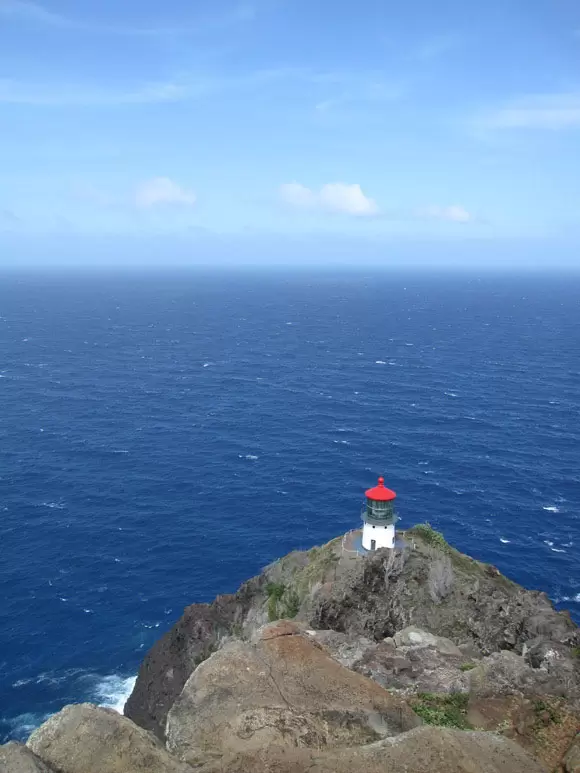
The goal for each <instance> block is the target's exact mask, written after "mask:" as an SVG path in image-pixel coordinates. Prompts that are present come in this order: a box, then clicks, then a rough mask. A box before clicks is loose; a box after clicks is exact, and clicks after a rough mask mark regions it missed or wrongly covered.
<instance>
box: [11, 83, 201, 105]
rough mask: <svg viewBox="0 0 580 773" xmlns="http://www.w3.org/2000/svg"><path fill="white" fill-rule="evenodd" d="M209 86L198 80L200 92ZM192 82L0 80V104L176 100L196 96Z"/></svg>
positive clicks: (77, 103) (101, 103)
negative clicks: (128, 85) (128, 84)
mask: <svg viewBox="0 0 580 773" xmlns="http://www.w3.org/2000/svg"><path fill="white" fill-rule="evenodd" d="M206 88H207V87H205V86H204V85H203V84H201V83H200V84H199V85H198V88H197V92H196V93H197V94H198V95H199V94H201V93H204V92H205V90H206ZM193 94H194V89H193V86H191V87H189V88H187V89H186V88H185V87H184V86H182V85H180V84H176V83H151V84H145V85H143V86H140V87H136V88H135V89H127V90H124V91H123V90H114V89H107V88H103V87H93V88H91V87H90V86H82V85H78V86H77V85H66V84H38V85H36V84H28V83H20V82H18V81H12V80H0V104H2V103H4V104H13V105H37V106H39V107H43V106H44V107H62V106H89V107H90V106H94V107H99V106H115V105H130V104H133V105H139V104H149V103H156V102H177V101H180V100H182V99H184V98H185V96H186V95H188V96H190V97H191V96H193Z"/></svg>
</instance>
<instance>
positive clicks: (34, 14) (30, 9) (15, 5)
mask: <svg viewBox="0 0 580 773" xmlns="http://www.w3.org/2000/svg"><path fill="white" fill-rule="evenodd" d="M0 16H4V17H6V18H9V19H22V20H24V21H28V22H35V23H37V24H47V25H49V26H53V27H71V26H72V27H74V26H75V23H74V22H71V21H70V20H69V19H67V18H66V17H64V16H60V15H59V14H56V13H53V12H52V11H49V10H47V9H46V8H44V7H43V6H42V5H38V3H32V2H28V1H27V0H0Z"/></svg>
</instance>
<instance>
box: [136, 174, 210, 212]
mask: <svg viewBox="0 0 580 773" xmlns="http://www.w3.org/2000/svg"><path fill="white" fill-rule="evenodd" d="M196 201H197V197H196V195H195V193H194V192H193V191H192V190H191V189H189V188H183V187H182V186H181V185H178V184H177V183H176V182H173V180H170V179H169V177H155V178H153V179H152V180H147V181H146V182H144V183H141V185H139V186H138V188H137V190H136V191H135V204H136V205H137V206H138V207H141V208H142V209H150V208H151V207H156V206H158V205H160V204H178V205H183V206H187V207H193V206H194V205H195V203H196Z"/></svg>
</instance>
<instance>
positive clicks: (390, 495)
mask: <svg viewBox="0 0 580 773" xmlns="http://www.w3.org/2000/svg"><path fill="white" fill-rule="evenodd" d="M365 497H366V498H367V499H372V501H373V502H392V501H393V499H396V498H397V495H396V494H395V492H394V491H391V489H390V488H387V487H386V486H385V479H384V478H382V477H381V478H379V485H378V486H375V487H374V488H370V489H367V491H365Z"/></svg>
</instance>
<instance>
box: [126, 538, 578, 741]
mask: <svg viewBox="0 0 580 773" xmlns="http://www.w3.org/2000/svg"><path fill="white" fill-rule="evenodd" d="M401 540H402V542H403V544H405V542H406V545H407V547H406V548H403V549H398V550H395V551H386V550H378V551H376V552H374V553H372V554H369V555H367V556H365V557H355V558H353V557H352V555H350V556H349V555H345V554H343V552H342V548H341V544H342V541H341V538H339V539H338V540H333V541H332V542H330V543H328V545H325V546H323V547H321V548H316V549H312V550H310V551H306V552H303V553H292V554H290V555H288V556H286V557H284V558H283V559H280V560H279V561H277V562H275V563H274V564H272V565H271V566H269V567H267V568H266V569H265V570H264V572H263V573H262V574H261V575H260V576H259V577H257V578H254V579H253V580H250V581H249V582H248V583H245V584H244V585H243V586H242V588H240V590H239V591H238V593H237V594H236V595H235V596H224V597H220V598H218V599H216V601H215V602H214V603H213V604H211V605H193V606H192V607H189V608H188V609H187V610H186V613H185V614H184V616H183V618H182V619H181V620H180V621H179V622H178V623H177V625H176V626H175V627H174V628H173V629H172V630H171V631H170V632H169V633H168V634H167V635H166V636H165V637H164V638H163V639H162V640H161V641H160V642H158V643H157V644H156V645H155V646H154V647H153V649H152V650H151V652H150V653H149V655H148V656H147V657H146V659H145V661H144V663H143V665H142V667H141V669H140V672H139V678H138V680H137V684H136V686H135V690H134V692H133V694H132V695H131V697H130V699H129V701H128V702H127V706H126V709H125V713H126V714H127V716H129V717H131V718H132V719H133V720H134V721H135V722H137V723H139V724H140V725H142V726H143V727H145V728H147V729H151V730H153V731H154V732H156V733H157V734H158V735H159V737H163V731H164V727H165V719H166V716H167V712H168V711H169V709H170V707H171V706H172V705H173V703H174V701H175V700H176V698H177V696H178V695H179V694H180V692H181V690H182V688H183V686H184V684H185V682H186V681H187V679H188V678H189V676H190V675H191V674H192V672H193V671H194V669H195V668H196V667H197V666H198V664H199V663H200V662H201V661H202V660H203V659H204V658H205V657H207V656H208V655H209V654H211V652H212V651H214V650H215V649H216V648H218V647H219V646H221V643H222V642H225V641H227V639H228V637H231V636H232V635H234V636H239V635H241V634H243V635H244V636H245V637H250V636H251V634H252V631H254V630H256V628H257V627H258V626H259V625H260V624H262V623H263V622H264V620H265V619H266V616H267V614H268V613H269V612H271V610H270V609H269V604H268V598H267V590H266V588H267V585H268V583H270V582H274V583H278V584H283V585H284V586H285V592H286V594H287V597H288V598H290V597H292V598H293V600H294V601H297V602H299V604H298V613H297V619H299V620H301V621H303V622H304V623H305V624H306V625H307V626H308V627H309V628H310V629H314V630H316V631H319V630H329V631H334V632H336V633H337V634H342V635H344V636H345V637H346V638H344V639H343V640H342V642H340V643H339V642H338V641H337V640H335V642H334V643H333V642H331V641H328V642H327V646H328V649H329V650H330V651H331V652H332V653H333V656H334V657H335V658H336V659H337V660H338V661H339V662H341V663H343V664H345V665H348V666H349V667H353V668H356V667H357V662H360V661H362V660H364V659H365V658H366V657H367V656H368V657H370V654H371V648H370V647H369V645H368V643H367V642H368V641H371V642H374V643H375V644H377V645H378V644H379V643H380V642H382V641H383V640H384V639H385V638H386V637H394V636H395V634H396V633H397V632H399V633H401V631H403V629H405V628H407V627H409V626H415V627H416V628H418V629H422V630H424V631H429V632H430V633H431V634H432V635H433V636H435V637H443V638H445V639H447V640H450V641H451V642H454V643H455V644H458V645H460V646H461V649H462V657H463V662H470V661H472V660H473V659H474V658H477V657H482V656H485V655H489V654H491V653H493V652H497V651H499V650H503V649H509V650H513V651H514V652H516V653H518V654H519V653H521V652H522V651H523V648H524V646H525V645H526V644H529V643H530V642H532V641H534V640H538V639H542V640H545V641H551V642H555V643H557V644H558V645H565V646H567V647H578V646H580V633H579V631H578V628H577V626H576V625H575V624H574V623H573V621H572V620H571V619H570V617H569V615H567V614H566V613H562V612H556V611H555V610H554V608H553V606H552V605H551V603H550V601H549V599H548V597H547V596H546V595H545V594H543V593H538V592H535V591H527V590H524V589H523V588H521V587H520V586H519V585H517V584H516V583H513V582H511V581H510V580H509V579H507V578H506V577H504V576H503V575H502V574H501V573H500V572H499V571H498V570H497V569H496V568H495V567H493V566H490V565H488V564H483V563H481V562H479V561H475V560H473V559H471V558H469V557H468V556H465V555H463V554H461V553H459V552H458V551H457V550H454V549H453V548H452V547H451V546H450V545H447V544H446V543H445V542H444V540H443V539H442V538H441V537H440V535H435V536H434V535H433V532H430V531H429V530H428V529H425V528H423V529H421V528H414V529H411V530H410V531H409V532H407V533H406V534H401ZM434 567H435V568H434ZM442 568H445V571H441V570H442ZM434 577H435V578H436V579H437V578H438V581H437V583H436V585H437V587H436V588H435V591H436V598H437V602H436V603H434V600H433V593H434V582H433V581H434ZM278 606H279V609H278ZM278 606H277V607H276V610H275V611H276V612H278V611H279V612H280V615H281V616H283V615H284V613H285V612H286V611H287V610H288V605H286V604H284V603H281V604H280V605H278ZM291 608H292V609H294V608H295V604H294V605H292V606H291ZM440 647H441V644H440V643H439V644H437V645H436V646H435V647H433V648H432V649H433V650H434V651H437V648H439V649H440ZM447 651H448V652H451V650H447ZM383 654H384V653H383ZM439 654H440V655H441V657H443V654H442V652H440V653H439ZM403 656H406V655H405V653H403ZM429 657H431V656H429ZM457 657H459V656H457ZM544 660H545V658H544ZM447 665H448V666H449V665H450V664H449V663H447ZM568 665H570V664H569V663H568ZM542 667H543V666H542ZM428 668H430V666H429V667H428ZM427 670H428V669H427ZM558 670H559V671H562V668H561V667H560V666H558ZM379 671H380V669H379ZM562 673H563V672H562ZM450 679H451V674H450V673H448V674H447V675H446V676H445V678H444V680H443V681H444V682H449V681H450ZM559 679H560V681H561V682H562V684H564V683H565V682H567V683H568V684H569V685H570V686H569V688H567V689H568V690H569V693H574V692H578V684H579V681H580V680H579V677H578V668H576V670H574V666H573V664H572V666H570V668H569V669H568V671H567V675H566V677H565V678H564V676H563V675H561V676H560V677H559Z"/></svg>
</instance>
